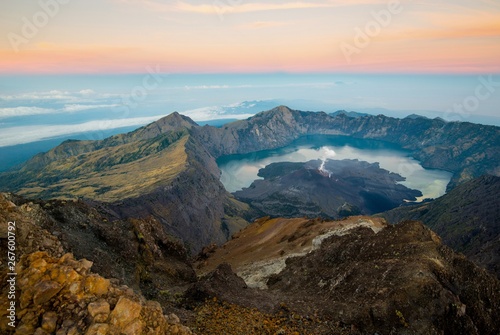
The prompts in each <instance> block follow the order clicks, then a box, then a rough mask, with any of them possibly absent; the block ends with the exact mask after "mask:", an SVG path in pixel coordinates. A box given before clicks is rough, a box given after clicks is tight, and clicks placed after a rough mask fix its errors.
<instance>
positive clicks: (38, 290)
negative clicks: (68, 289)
mask: <svg viewBox="0 0 500 335" xmlns="http://www.w3.org/2000/svg"><path fill="white" fill-rule="evenodd" d="M33 289H34V295H33V302H34V303H35V305H42V304H44V303H46V302H47V301H49V300H50V299H52V297H53V296H55V295H56V294H57V293H59V291H60V290H61V289H62V286H61V285H59V283H57V282H55V281H52V280H46V281H42V282H40V283H38V284H36V285H35V287H34V288H33Z"/></svg>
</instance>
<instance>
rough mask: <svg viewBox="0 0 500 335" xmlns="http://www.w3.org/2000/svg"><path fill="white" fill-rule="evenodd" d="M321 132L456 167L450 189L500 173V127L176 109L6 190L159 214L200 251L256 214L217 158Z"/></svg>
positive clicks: (62, 149)
mask: <svg viewBox="0 0 500 335" xmlns="http://www.w3.org/2000/svg"><path fill="white" fill-rule="evenodd" d="M312 134H331V135H344V136H351V137H354V138H366V139H377V140H382V141H387V142H390V143H393V144H397V145H399V146H400V147H402V148H404V149H407V150H409V151H410V152H411V154H412V156H413V157H415V158H416V159H419V160H420V161H421V162H422V165H423V166H424V167H429V168H439V169H445V170H451V171H452V172H453V178H452V181H451V183H450V185H449V189H452V188H454V187H455V186H457V185H459V184H460V183H462V182H464V181H467V180H470V179H472V178H474V177H477V176H480V175H482V174H484V173H490V174H493V175H499V174H500V171H499V170H498V162H497V157H498V156H499V155H500V145H499V144H500V130H499V128H498V127H494V126H483V125H476V124H471V123H466V122H449V123H446V122H444V121H442V120H439V119H434V120H429V119H425V118H405V119H395V118H390V117H385V116H382V115H378V116H368V115H363V116H359V117H349V116H348V115H346V114H343V113H341V114H339V115H336V116H331V115H328V114H326V113H321V112H319V113H316V112H302V111H295V110H291V109H289V108H287V107H285V106H280V107H277V108H274V109H272V110H270V111H267V112H262V113H259V114H257V115H255V116H253V117H251V118H249V119H247V120H240V121H236V122H233V123H230V124H227V125H225V126H223V127H222V128H215V127H211V126H203V127H200V126H198V125H197V124H196V123H194V122H193V121H192V120H190V119H189V118H187V117H184V116H181V115H179V114H178V113H173V114H171V115H169V116H167V117H165V118H162V119H160V120H158V121H156V122H153V123H152V124H150V125H147V126H145V127H142V128H140V129H138V130H136V131H133V132H130V133H127V134H122V135H116V136H112V137H110V138H107V139H105V140H101V141H66V142H64V143H63V144H61V145H60V146H58V147H56V148H54V149H53V150H51V151H49V152H47V153H44V154H39V155H37V156H35V157H34V158H33V159H31V160H30V161H28V162H27V163H26V164H24V165H23V166H22V167H20V168H19V169H18V170H14V171H10V172H6V173H2V174H1V178H0V187H1V188H2V190H3V191H12V192H16V193H19V194H21V195H24V196H28V197H32V198H36V197H42V198H45V199H48V198H54V197H69V198H75V197H82V198H84V199H86V200H87V201H93V202H99V203H100V205H101V206H106V207H108V209H109V211H112V212H114V213H115V214H117V215H118V216H119V217H120V218H122V219H126V218H129V217H134V218H139V219H144V218H146V217H148V216H149V215H153V216H154V218H155V219H157V220H158V221H159V222H160V223H161V224H162V225H163V227H164V229H165V230H166V231H167V232H168V233H170V234H173V235H175V236H177V237H178V238H180V239H181V240H182V241H184V242H186V243H187V245H188V247H189V248H190V250H191V251H192V252H194V253H196V252H197V251H199V250H201V248H202V247H203V246H205V245H208V244H210V243H217V244H221V243H223V242H225V241H226V240H227V238H228V237H229V236H231V234H232V233H234V232H236V231H238V230H239V229H240V228H242V227H243V226H245V225H246V224H248V220H249V219H252V218H255V213H253V212H252V211H250V209H249V208H248V207H247V206H245V205H244V204H241V203H239V202H238V201H236V200H235V199H234V198H233V197H232V196H231V195H230V194H228V193H227V192H226V191H225V189H224V187H223V185H222V184H221V183H220V181H219V176H220V171H219V169H218V167H217V164H216V161H215V159H216V158H218V157H221V156H223V155H228V154H236V153H249V152H254V151H257V150H264V149H271V148H278V147H282V146H285V145H287V144H289V143H291V142H292V141H293V140H295V139H297V138H299V137H301V136H305V135H312Z"/></svg>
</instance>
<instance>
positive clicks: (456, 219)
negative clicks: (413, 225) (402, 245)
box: [380, 175, 500, 278]
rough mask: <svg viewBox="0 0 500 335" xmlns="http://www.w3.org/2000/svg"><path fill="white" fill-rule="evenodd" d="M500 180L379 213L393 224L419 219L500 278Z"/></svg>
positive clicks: (483, 179)
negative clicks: (499, 197)
mask: <svg viewBox="0 0 500 335" xmlns="http://www.w3.org/2000/svg"><path fill="white" fill-rule="evenodd" d="M498 194H500V177H495V176H490V175H485V176H481V177H479V178H476V179H474V180H471V181H469V182H467V183H464V184H462V185H459V186H457V187H456V188H455V189H453V190H451V191H450V192H449V193H448V194H445V195H443V196H442V197H440V198H438V199H436V200H433V201H430V202H425V203H422V204H418V205H414V206H407V207H400V208H396V209H394V210H391V211H388V212H385V213H382V214H380V216H382V217H384V218H386V219H387V220H388V221H389V222H391V223H394V224H396V223H398V222H400V221H404V220H419V221H422V222H423V223H425V224H426V225H427V226H428V227H430V228H431V229H432V230H433V231H435V232H436V233H437V234H439V236H440V237H441V238H442V239H443V242H444V243H445V244H447V245H448V246H450V247H451V248H453V250H455V251H458V252H461V253H463V254H464V255H466V256H467V257H468V258H469V259H471V260H473V261H474V262H476V263H477V264H479V265H481V266H483V267H485V268H486V269H488V270H490V271H491V272H492V273H494V274H496V276H497V277H498V278H500V224H499V223H500V203H499V201H498Z"/></svg>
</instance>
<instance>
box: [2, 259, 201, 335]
mask: <svg viewBox="0 0 500 335" xmlns="http://www.w3.org/2000/svg"><path fill="white" fill-rule="evenodd" d="M16 271H17V273H18V277H17V280H18V292H17V294H18V297H19V301H20V306H19V307H18V310H17V320H16V328H15V334H38V335H43V334H54V333H55V334H57V335H66V334H67V335H70V334H71V335H77V334H82V335H83V334H85V335H113V334H116V335H119V334H120V335H121V334H126V335H134V334H151V335H153V334H154V335H160V334H192V332H191V330H190V329H189V328H187V327H185V326H183V325H181V324H180V322H179V318H178V317H176V316H175V315H171V316H165V315H163V311H162V308H161V306H160V304H159V303H157V302H153V301H148V300H146V299H144V298H143V297H142V296H140V295H137V294H136V293H134V292H133V291H132V290H131V289H130V288H128V287H127V286H118V285H117V284H114V283H113V282H112V281H111V280H108V279H105V278H103V277H101V276H99V275H96V274H93V273H91V272H90V271H89V267H88V261H86V260H80V261H78V260H75V259H74V258H73V255H71V254H65V255H64V256H63V257H61V258H55V257H51V256H49V255H48V254H47V253H46V252H35V253H31V254H28V255H24V256H23V257H22V258H21V262H20V263H19V264H18V265H17V268H16ZM62 274H64V275H62ZM7 305H8V301H7V297H6V295H5V294H2V296H1V297H0V306H1V311H0V318H1V321H0V331H1V333H2V334H13V333H14V329H13V328H12V327H9V326H8V325H7V322H6V320H8V319H7V318H6V316H7V315H6V313H7Z"/></svg>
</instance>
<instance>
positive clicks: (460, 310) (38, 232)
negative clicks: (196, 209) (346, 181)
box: [0, 194, 500, 335]
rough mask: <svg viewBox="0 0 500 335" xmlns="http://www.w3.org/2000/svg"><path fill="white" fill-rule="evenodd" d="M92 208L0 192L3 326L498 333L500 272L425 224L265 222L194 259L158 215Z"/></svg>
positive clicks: (40, 332)
mask: <svg viewBox="0 0 500 335" xmlns="http://www.w3.org/2000/svg"><path fill="white" fill-rule="evenodd" d="M85 206H86V205H84V204H81V203H79V202H78V201H75V202H73V201H68V202H62V201H52V202H39V203H34V202H29V201H27V200H22V199H20V198H17V197H15V196H13V195H10V194H4V195H2V196H1V197H0V227H1V228H2V231H6V230H5V228H6V227H7V224H8V222H9V221H11V220H15V221H16V234H17V235H16V239H17V246H16V248H17V249H16V253H17V255H18V256H19V257H20V259H19V262H18V263H17V265H16V268H15V270H16V272H17V274H18V275H17V281H16V313H15V317H16V318H15V325H16V328H12V327H10V326H9V325H8V322H10V320H9V319H8V318H7V316H9V315H10V312H9V311H8V307H9V306H10V305H9V299H8V293H9V289H10V285H9V283H8V281H7V279H8V276H7V273H8V268H7V263H6V262H4V261H3V260H2V264H1V268H0V271H1V272H0V277H1V280H2V281H1V284H0V285H1V296H0V307H1V309H0V327H1V328H0V332H1V333H2V334H14V333H15V334H37V335H46V334H56V335H70V334H72V335H75V334H81V335H84V334H85V335H91V334H92V335H94V334H96V335H97V334H102V335H104V334H191V333H194V334H199V335H202V334H205V335H211V334H273V335H274V334H294V335H296V334H325V335H326V334H375V333H377V334H380V335H383V334H467V335H469V334H478V335H479V334H481V335H483V334H487V335H488V334H491V335H493V334H498V333H499V331H500V318H499V316H500V282H499V281H498V279H496V278H495V277H494V276H492V275H491V274H489V273H488V272H487V271H486V270H484V269H482V268H479V267H478V266H476V265H475V264H474V263H472V262H471V261H469V260H467V259H466V258H465V257H464V256H462V255H459V254H456V253H455V252H453V251H452V250H451V249H450V248H448V247H446V246H444V245H443V244H442V242H441V240H440V238H439V237H438V236H437V235H436V234H435V233H433V232H432V231H431V230H429V229H428V228H426V227H425V226H423V225H422V224H421V223H418V222H413V221H408V222H405V223H402V224H399V225H395V226H391V225H388V224H386V223H385V221H384V219H382V218H374V217H366V216H363V217H351V218H347V219H344V220H339V221H323V220H320V219H313V220H310V219H304V218H296V219H282V218H275V219H270V218H262V219H260V220H257V221H256V222H254V223H253V224H251V225H250V226H248V227H247V228H245V229H243V230H242V231H241V232H239V233H238V234H236V235H235V236H234V238H233V239H232V240H231V241H229V242H228V243H226V244H224V245H222V246H221V247H217V246H211V247H207V248H205V249H204V251H203V252H202V253H201V254H200V255H199V256H198V259H197V262H196V263H195V264H194V267H193V264H192V263H191V262H190V261H189V260H188V259H187V258H186V251H185V250H184V251H183V250H182V246H181V245H180V244H178V243H176V242H175V241H174V240H171V237H169V236H167V235H165V233H164V232H161V230H159V227H161V226H160V225H158V223H157V222H156V221H155V220H153V219H151V220H136V221H134V220H133V221H126V222H124V221H120V220H116V221H111V222H109V221H108V222H106V220H107V219H106V217H105V215H104V214H103V213H100V212H99V211H98V210H97V209H92V208H87V207H85ZM77 237H78V238H77ZM7 241H8V239H7V236H6V235H0V246H1V248H2V250H6V249H7V245H8V243H7ZM87 244H88V246H86V245H87ZM92 249H93V250H95V252H94V253H91V252H90V251H91V250H92ZM71 253H76V254H78V256H76V257H74V256H73V255H72V254H71ZM82 255H85V257H83V256H82ZM103 260H104V261H103ZM106 262H109V266H108V268H106ZM127 263H128V264H127ZM125 265H126V266H125ZM119 266H124V268H123V270H124V271H123V273H121V274H120V273H119V271H118V269H119ZM195 270H196V272H197V274H198V277H197V276H195V275H194V271H195ZM102 273H106V275H102Z"/></svg>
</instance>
